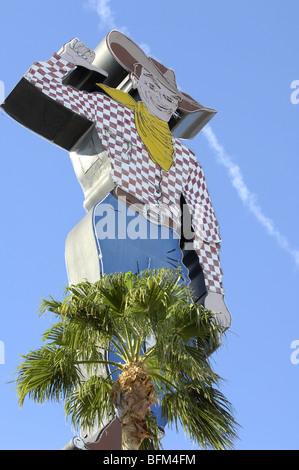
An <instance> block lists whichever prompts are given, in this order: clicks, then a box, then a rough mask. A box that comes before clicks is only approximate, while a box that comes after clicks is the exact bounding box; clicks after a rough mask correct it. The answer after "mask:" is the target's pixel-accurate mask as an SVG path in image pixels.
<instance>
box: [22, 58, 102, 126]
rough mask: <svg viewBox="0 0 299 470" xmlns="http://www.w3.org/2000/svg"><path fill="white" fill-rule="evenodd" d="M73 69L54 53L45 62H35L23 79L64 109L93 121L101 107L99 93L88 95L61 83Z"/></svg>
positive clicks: (72, 65) (73, 66)
mask: <svg viewBox="0 0 299 470" xmlns="http://www.w3.org/2000/svg"><path fill="white" fill-rule="evenodd" d="M75 67H76V66H75V65H74V64H72V63H70V62H67V61H66V60H64V59H62V58H61V57H60V56H59V55H58V54H56V53H55V54H53V56H52V57H51V58H50V59H49V60H48V61H46V62H35V63H34V64H33V65H32V66H31V67H30V69H29V70H28V72H27V73H26V74H25V75H24V78H26V79H27V80H28V81H29V82H30V83H32V84H33V85H34V86H35V87H36V88H37V89H39V90H40V91H41V92H42V93H44V94H45V95H47V96H49V97H50V98H52V99H53V100H55V101H57V102H58V103H60V104H62V105H63V106H65V107H66V108H68V109H70V110H72V111H74V112H75V113H76V114H79V115H81V116H84V117H86V118H87V119H89V120H90V121H94V120H95V116H96V113H97V112H98V111H99V110H98V108H99V107H101V106H102V101H101V93H96V94H95V93H88V92H86V91H81V90H77V89H76V88H74V87H72V86H69V85H64V84H63V83H62V82H63V79H64V78H65V76H66V75H67V74H68V73H70V72H71V71H72V70H73V69H74V68H75ZM95 95H97V96H95Z"/></svg>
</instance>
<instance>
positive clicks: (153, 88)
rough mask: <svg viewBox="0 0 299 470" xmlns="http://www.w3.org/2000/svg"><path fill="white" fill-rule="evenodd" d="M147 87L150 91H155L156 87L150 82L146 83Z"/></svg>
mask: <svg viewBox="0 0 299 470" xmlns="http://www.w3.org/2000/svg"><path fill="white" fill-rule="evenodd" d="M147 86H148V87H149V88H150V89H151V90H156V87H155V85H154V84H153V83H151V82H147Z"/></svg>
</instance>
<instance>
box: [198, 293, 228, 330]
mask: <svg viewBox="0 0 299 470" xmlns="http://www.w3.org/2000/svg"><path fill="white" fill-rule="evenodd" d="M204 307H205V308H206V309H207V310H212V311H213V312H215V314H216V316H215V319H216V323H217V324H218V325H219V326H220V327H221V329H223V331H225V330H226V329H227V328H229V327H230V326H231V314H230V313H229V311H228V308H227V306H226V304H225V301H224V296H223V295H222V294H217V293H216V292H211V291H208V294H207V296H206V298H205V301H204Z"/></svg>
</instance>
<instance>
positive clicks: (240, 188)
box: [202, 126, 299, 267]
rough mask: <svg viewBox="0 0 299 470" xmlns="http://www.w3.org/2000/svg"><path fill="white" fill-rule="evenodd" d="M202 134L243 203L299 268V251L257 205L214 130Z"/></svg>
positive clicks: (207, 129) (204, 130)
mask: <svg viewBox="0 0 299 470" xmlns="http://www.w3.org/2000/svg"><path fill="white" fill-rule="evenodd" d="M202 132H203V134H204V136H205V137H206V139H207V141H208V143H209V145H210V147H211V148H212V150H213V151H214V153H215V154H216V158H217V161H218V162H219V163H220V164H221V165H223V166H224V167H225V168H226V169H227V172H228V175H229V178H230V181H231V183H232V185H233V187H234V188H235V189H236V191H237V194H238V196H239V198H240V199H241V201H242V202H243V203H244V205H245V206H246V207H247V208H248V209H249V210H250V212H251V213H252V214H253V215H254V216H255V218H256V219H257V221H258V222H259V223H260V224H261V225H262V226H263V227H264V229H265V230H266V232H267V233H268V234H269V235H270V236H271V237H273V238H275V239H276V241H277V242H278V244H279V245H280V247H281V248H283V249H284V250H285V251H287V252H288V253H289V254H290V255H291V256H292V257H293V259H294V261H295V263H296V266H297V267H299V250H294V249H292V248H291V247H290V244H289V242H288V240H287V238H286V237H285V236H284V235H282V234H281V233H280V232H279V231H278V230H277V229H276V227H275V224H274V222H273V220H271V219H270V218H269V217H267V216H266V215H265V214H264V213H263V211H262V209H261V207H260V205H259V204H258V203H257V197H256V195H255V194H254V193H252V192H251V191H250V190H249V189H248V187H247V186H246V184H245V182H244V179H243V175H242V172H241V170H240V167H239V166H238V165H236V164H235V163H234V162H233V161H232V159H231V157H230V156H229V155H228V154H227V153H226V152H225V150H224V148H223V147H222V145H220V144H219V142H218V140H217V138H216V136H215V134H214V132H213V130H212V128H211V127H210V126H206V127H205V128H204V129H203V130H202Z"/></svg>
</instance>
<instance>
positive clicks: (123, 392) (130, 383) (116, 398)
mask: <svg viewBox="0 0 299 470" xmlns="http://www.w3.org/2000/svg"><path fill="white" fill-rule="evenodd" d="M111 398H112V401H113V403H114V405H115V407H116V408H117V410H118V412H119V415H120V421H121V425H122V449H123V450H138V449H139V447H140V445H141V443H142V441H143V440H144V439H146V438H148V437H150V436H149V435H148V432H147V426H146V419H145V415H146V413H147V412H148V411H150V407H151V405H153V404H154V403H156V402H157V400H156V392H155V388H154V386H153V384H152V382H151V377H150V376H149V375H147V373H146V371H145V369H144V368H143V367H141V366H140V365H139V364H138V363H137V362H131V363H130V364H126V365H125V366H124V368H123V371H122V373H121V374H120V375H119V377H118V379H117V381H116V382H115V384H114V385H113V387H112V390H111Z"/></svg>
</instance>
